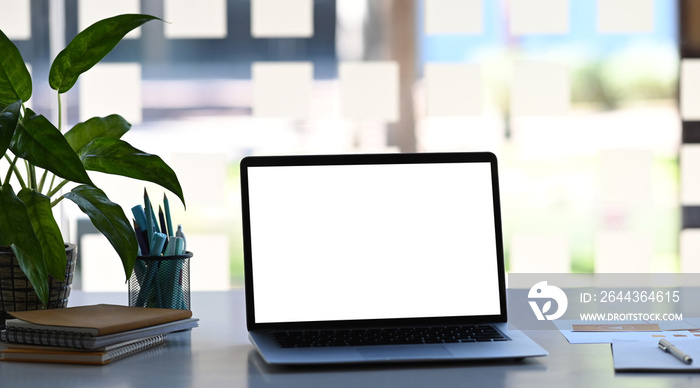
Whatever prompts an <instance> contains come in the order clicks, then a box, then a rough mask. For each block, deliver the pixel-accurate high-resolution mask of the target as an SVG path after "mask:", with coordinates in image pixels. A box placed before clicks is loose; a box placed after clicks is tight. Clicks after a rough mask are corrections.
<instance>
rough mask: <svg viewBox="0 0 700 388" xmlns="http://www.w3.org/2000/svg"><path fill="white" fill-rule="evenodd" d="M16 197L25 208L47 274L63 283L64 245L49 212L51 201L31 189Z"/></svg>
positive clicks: (64, 269)
mask: <svg viewBox="0 0 700 388" xmlns="http://www.w3.org/2000/svg"><path fill="white" fill-rule="evenodd" d="M17 196H18V197H19V199H21V200H22V202H24V204H25V205H26V206H27V212H28V213H29V219H30V220H31V222H32V226H33V227H34V234H36V237H37V239H39V243H40V244H41V246H42V248H43V251H44V262H45V263H46V268H47V270H48V272H49V274H50V275H51V276H53V277H54V278H55V279H56V280H59V281H61V282H62V281H65V277H66V245H65V242H64V241H63V235H61V230H60V229H59V228H58V224H57V223H56V219H55V218H54V216H53V211H52V210H51V199H49V197H47V196H45V195H43V194H41V193H39V192H38V191H35V190H31V189H22V190H20V192H19V193H17Z"/></svg>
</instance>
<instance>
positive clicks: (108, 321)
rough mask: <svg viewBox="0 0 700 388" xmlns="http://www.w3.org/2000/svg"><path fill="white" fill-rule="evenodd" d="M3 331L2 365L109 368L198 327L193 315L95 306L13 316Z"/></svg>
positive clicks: (15, 313) (165, 310)
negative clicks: (29, 363)
mask: <svg viewBox="0 0 700 388" xmlns="http://www.w3.org/2000/svg"><path fill="white" fill-rule="evenodd" d="M11 315H12V316H13V317H14V319H9V320H7V321H6V322H5V325H6V328H5V329H4V330H2V331H0V340H2V344H1V345H0V360H1V361H33V362H55V363H80V364H98V365H101V364H106V363H109V362H111V361H115V360H117V359H120V358H123V357H126V356H129V355H132V354H135V353H138V352H141V351H143V350H146V349H149V348H152V347H154V346H158V345H161V344H163V343H164V341H165V335H166V334H167V333H171V332H174V331H180V330H186V329H191V328H193V327H197V321H198V320H197V319H196V318H192V312H191V311H189V310H176V309H160V308H144V307H128V306H116V305H105V304H101V305H91V306H80V307H70V308H64V309H54V310H38V311H22V312H13V313H11Z"/></svg>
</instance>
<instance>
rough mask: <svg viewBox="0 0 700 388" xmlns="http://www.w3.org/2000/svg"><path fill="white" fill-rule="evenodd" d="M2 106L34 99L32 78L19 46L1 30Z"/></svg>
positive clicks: (0, 81) (0, 78)
mask: <svg viewBox="0 0 700 388" xmlns="http://www.w3.org/2000/svg"><path fill="white" fill-rule="evenodd" d="M0 53H2V55H0V106H6V105H10V104H11V103H13V102H15V101H17V100H22V101H27V100H29V99H30V98H31V97H32V77H31V76H30V75H29V70H27V66H26V65H25V64H24V59H22V54H20V53H19V50H18V49H17V46H15V44H14V43H12V41H11V40H10V39H9V38H8V37H7V35H5V33H3V32H2V30H0Z"/></svg>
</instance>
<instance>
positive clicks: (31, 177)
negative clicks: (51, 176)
mask: <svg viewBox="0 0 700 388" xmlns="http://www.w3.org/2000/svg"><path fill="white" fill-rule="evenodd" d="M28 165H29V181H30V184H31V187H32V189H34V190H36V189H37V188H38V187H39V185H37V183H36V168H35V167H34V165H33V164H31V163H28Z"/></svg>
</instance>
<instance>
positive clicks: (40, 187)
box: [39, 170, 49, 192]
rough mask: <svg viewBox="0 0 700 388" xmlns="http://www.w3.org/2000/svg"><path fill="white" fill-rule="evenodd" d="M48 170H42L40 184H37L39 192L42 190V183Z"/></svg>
mask: <svg viewBox="0 0 700 388" xmlns="http://www.w3.org/2000/svg"><path fill="white" fill-rule="evenodd" d="M48 173H49V170H44V173H43V174H42V175H41V182H39V192H41V190H43V189H44V182H45V181H46V175H48Z"/></svg>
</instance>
